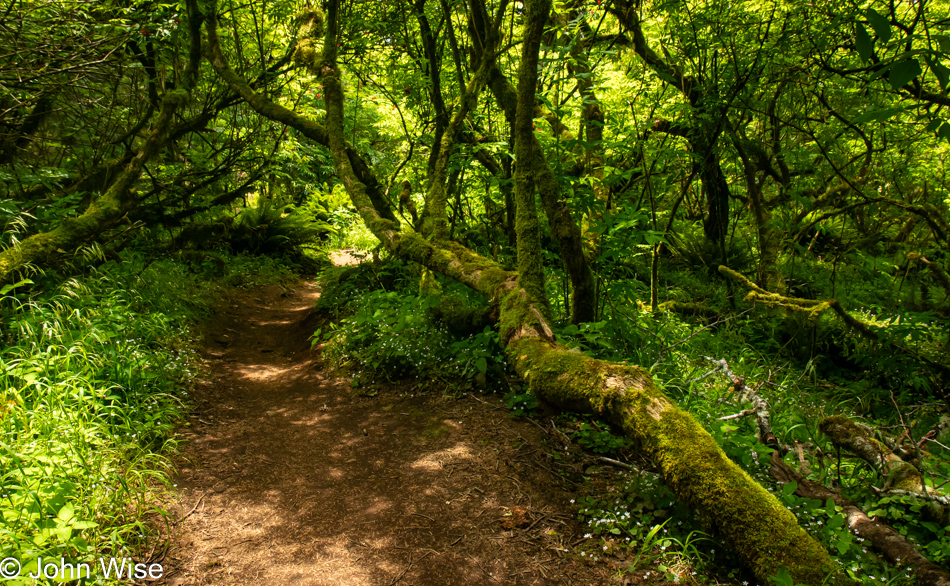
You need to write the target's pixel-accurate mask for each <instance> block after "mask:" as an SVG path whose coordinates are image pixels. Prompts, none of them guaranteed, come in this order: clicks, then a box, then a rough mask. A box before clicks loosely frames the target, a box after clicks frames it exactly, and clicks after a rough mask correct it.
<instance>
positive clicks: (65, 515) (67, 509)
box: [56, 503, 76, 521]
mask: <svg viewBox="0 0 950 586" xmlns="http://www.w3.org/2000/svg"><path fill="white" fill-rule="evenodd" d="M56 516H57V517H58V518H59V519H60V520H62V521H69V520H70V519H72V518H73V517H75V516H76V511H75V509H74V508H73V505H72V504H71V503H66V505H64V506H63V508H61V509H60V510H59V512H58V513H56Z"/></svg>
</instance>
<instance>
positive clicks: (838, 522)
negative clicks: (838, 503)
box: [828, 514, 844, 529]
mask: <svg viewBox="0 0 950 586" xmlns="http://www.w3.org/2000/svg"><path fill="white" fill-rule="evenodd" d="M842 525H844V515H841V514H838V515H835V516H834V517H832V518H831V519H829V520H828V528H829V529H838V528H839V527H841V526H842Z"/></svg>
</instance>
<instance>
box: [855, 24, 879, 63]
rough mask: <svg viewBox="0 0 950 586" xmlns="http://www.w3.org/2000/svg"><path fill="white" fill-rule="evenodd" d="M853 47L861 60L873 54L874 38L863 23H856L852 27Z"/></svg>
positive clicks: (865, 59)
mask: <svg viewBox="0 0 950 586" xmlns="http://www.w3.org/2000/svg"><path fill="white" fill-rule="evenodd" d="M854 48H855V49H857V50H858V56H859V57H861V61H867V60H868V59H870V58H871V55H873V54H874V40H873V39H871V35H869V34H868V31H867V29H865V28H864V25H863V24H858V25H857V26H856V27H855V29H854Z"/></svg>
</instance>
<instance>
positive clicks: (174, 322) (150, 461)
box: [0, 254, 248, 585]
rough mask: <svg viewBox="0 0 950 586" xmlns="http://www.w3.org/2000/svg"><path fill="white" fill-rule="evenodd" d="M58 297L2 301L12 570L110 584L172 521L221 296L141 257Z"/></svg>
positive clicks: (193, 277) (3, 545)
mask: <svg viewBox="0 0 950 586" xmlns="http://www.w3.org/2000/svg"><path fill="white" fill-rule="evenodd" d="M238 264H240V263H238ZM242 266H245V267H246V266H248V263H244V264H243V265H242ZM228 278H230V279H232V280H233V278H234V275H233V274H231V275H226V276H225V279H228ZM225 279H219V281H218V282H221V281H223V280H225ZM47 287H48V288H47V290H46V291H44V292H40V293H34V294H29V295H27V294H20V295H16V296H7V297H4V298H3V299H2V300H0V340H2V343H3V344H2V345H3V350H2V353H0V516H2V517H0V559H2V558H7V557H13V558H16V559H18V560H20V562H21V563H22V565H23V571H22V573H21V579H19V580H11V581H8V582H7V584H10V585H17V584H32V583H33V581H32V580H30V579H23V578H22V577H23V576H26V574H27V572H35V571H36V568H37V559H39V558H43V560H44V563H46V562H47V561H56V562H57V563H58V562H59V560H60V558H66V560H68V561H71V562H73V563H77V562H86V563H89V564H90V566H91V567H92V568H93V572H92V574H93V575H92V578H91V579H90V580H88V581H84V583H89V584H99V583H102V584H105V583H108V580H106V579H105V578H104V577H103V576H101V575H96V574H101V572H97V568H98V567H99V566H98V561H97V560H98V558H100V557H103V556H104V557H110V556H133V557H142V556H144V555H146V552H147V550H148V548H149V546H150V545H151V544H150V543H149V541H150V535H154V533H155V531H154V530H153V529H152V528H150V524H152V525H154V523H155V522H156V520H158V521H159V522H160V520H161V519H162V518H163V517H164V513H163V511H161V510H159V509H158V508H157V505H156V503H157V502H158V501H157V499H156V498H155V497H156V493H157V492H159V491H162V490H164V489H165V488H167V487H168V483H169V479H170V477H171V472H172V467H171V465H170V463H169V460H168V456H169V455H170V454H172V453H173V452H174V450H175V440H174V439H173V438H172V436H171V432H172V430H173V429H174V426H175V423H176V421H178V420H179V419H180V418H181V416H182V414H183V408H184V406H185V404H186V402H187V391H186V389H187V383H188V381H189V380H190V379H191V378H192V377H193V376H194V374H195V371H194V369H195V350H194V348H193V346H192V332H191V330H190V328H189V325H188V324H190V323H193V322H194V320H195V319H197V318H199V317H200V316H201V315H203V314H204V313H205V312H207V311H208V310H209V309H210V307H211V304H212V302H213V299H214V292H215V291H216V289H217V287H218V286H217V285H215V284H214V282H213V281H209V280H207V279H206V278H204V277H202V276H200V275H198V274H196V273H195V272H193V271H192V270H189V269H188V268H186V267H185V266H184V265H183V264H181V263H177V262H173V261H171V260H162V261H156V262H152V263H149V262H147V261H145V260H144V259H142V258H140V257H136V256H134V255H131V254H130V255H129V256H128V258H126V260H125V261H124V262H121V263H116V262H109V263H106V264H104V265H102V266H100V267H99V268H98V269H94V270H92V271H89V272H88V274H87V276H85V277H83V278H80V279H73V280H69V281H67V282H65V283H62V284H60V285H58V286H47ZM141 561H145V560H141Z"/></svg>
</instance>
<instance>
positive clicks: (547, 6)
mask: <svg viewBox="0 0 950 586" xmlns="http://www.w3.org/2000/svg"><path fill="white" fill-rule="evenodd" d="M550 10H551V3H550V0H525V12H526V14H525V30H524V40H523V43H522V46H521V48H522V51H521V67H520V70H519V71H518V108H517V115H516V116H515V124H514V135H515V165H516V166H515V214H516V216H515V217H516V220H515V233H516V236H517V243H518V283H519V285H520V286H521V287H523V288H524V289H525V290H527V291H528V293H529V294H530V295H531V298H532V299H536V300H538V301H539V302H540V306H541V307H542V310H543V311H544V313H545V314H547V313H548V302H547V299H548V296H547V293H546V291H545V284H544V265H543V260H544V256H543V255H542V254H541V228H540V225H539V223H538V210H537V206H536V204H535V195H534V181H533V179H532V172H531V171H532V169H531V164H530V161H532V160H534V151H535V149H536V148H540V145H538V144H536V143H537V141H536V140H535V139H534V112H535V99H536V97H535V94H536V88H537V84H538V52H539V51H540V49H541V35H542V34H543V33H544V23H545V22H546V21H547V17H548V12H549V11H550ZM483 55H484V53H483Z"/></svg>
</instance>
